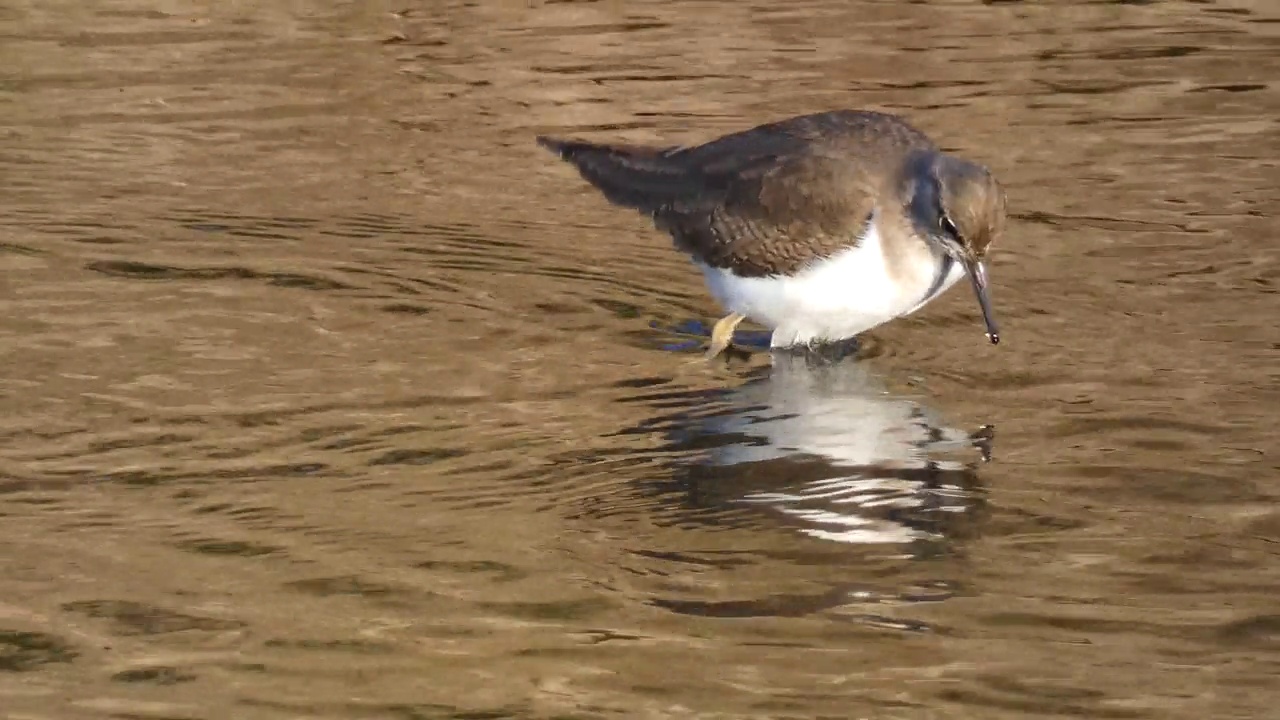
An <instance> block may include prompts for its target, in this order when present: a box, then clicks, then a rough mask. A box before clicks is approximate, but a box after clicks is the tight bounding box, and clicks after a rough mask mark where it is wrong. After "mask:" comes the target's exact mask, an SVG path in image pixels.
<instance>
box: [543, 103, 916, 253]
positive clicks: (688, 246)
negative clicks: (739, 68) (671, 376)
mask: <svg viewBox="0 0 1280 720" xmlns="http://www.w3.org/2000/svg"><path fill="white" fill-rule="evenodd" d="M538 142H539V143H540V144H542V145H543V146H544V147H547V148H548V149H550V150H552V151H553V152H556V153H557V154H559V155H560V157H562V158H563V159H565V160H567V161H569V162H571V163H573V164H574V166H576V167H577V168H578V171H579V172H580V173H581V174H582V176H583V177H584V178H586V179H587V180H588V181H589V182H591V183H592V184H593V185H594V186H596V188H598V189H599V190H600V191H601V192H602V193H603V194H604V195H605V197H606V198H607V199H608V200H609V201H610V202H613V203H615V204H618V205H623V206H626V207H631V208H635V209H637V210H639V211H641V212H644V213H647V214H650V215H651V216H652V217H653V220H654V223H655V224H656V225H657V226H658V227H659V228H661V229H663V230H666V231H667V232H669V233H671V236H672V237H673V238H674V239H675V243H676V246H677V247H678V248H680V249H681V250H683V251H685V252H687V253H689V254H691V255H693V256H694V257H695V258H697V259H698V260H700V261H702V262H704V263H706V264H708V265H710V266H712V267H719V268H729V269H731V270H733V271H734V272H735V273H737V274H738V275H742V276H746V277H760V276H766V275H775V274H789V273H792V272H795V271H796V270H798V269H799V268H800V267H802V266H803V265H805V264H807V263H808V262H810V261H812V260H814V259H817V258H822V257H827V256H829V255H831V254H833V253H835V252H836V251H838V250H839V249H841V248H844V247H848V246H850V245H853V244H855V243H856V242H857V239H858V238H859V237H860V236H861V234H862V232H863V230H864V229H865V227H866V223H867V220H868V219H869V217H870V215H871V213H872V211H873V210H874V209H875V208H874V203H873V199H872V198H873V197H875V195H876V194H877V193H878V192H883V191H885V190H890V191H891V189H890V188H884V187H883V184H885V183H891V182H895V181H897V179H898V178H897V169H898V168H899V167H901V166H902V163H903V161H904V160H905V159H906V157H907V155H908V154H909V153H910V152H912V151H913V150H922V149H934V146H933V144H932V143H931V142H930V141H929V139H928V138H927V137H925V135H924V134H922V133H921V132H919V131H918V130H916V129H914V128H912V127H911V126H910V125H908V124H906V123H905V122H903V121H902V120H900V119H898V118H896V117H893V116H892V115H884V114H881V113H873V112H861V111H852V110H842V111H835V112H828V113H821V114H817V115H805V116H801V117H795V118H791V119H789V120H783V121H781V122H776V123H771V124H768V125H761V126H759V127H756V128H753V129H750V130H746V131H743V132H739V133H734V134H732V135H726V136H724V137H721V138H719V139H717V140H712V141H711V142H708V143H706V144H703V145H697V146H693V147H686V148H656V147H644V146H635V145H600V144H595V143H588V142H582V141H577V140H558V139H552V138H545V137H540V138H538ZM886 164H887V165H888V166H889V167H890V168H892V170H893V171H892V172H888V173H886V172H885V170H886ZM872 166H875V168H876V170H875V171H872V170H871V167H872Z"/></svg>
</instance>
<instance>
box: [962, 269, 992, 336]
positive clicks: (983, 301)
mask: <svg viewBox="0 0 1280 720" xmlns="http://www.w3.org/2000/svg"><path fill="white" fill-rule="evenodd" d="M964 269H965V272H967V273H969V280H971V281H972V282H973V292H974V293H976V294H977V296H978V307H979V308H981V309H982V322H984V323H986V325H987V339H988V340H990V341H991V344H992V345H995V344H997V343H999V342H1000V330H999V328H997V327H996V319H995V317H994V316H993V315H992V314H991V298H990V297H988V296H987V266H986V265H984V264H982V261H981V260H977V259H975V258H965V259H964Z"/></svg>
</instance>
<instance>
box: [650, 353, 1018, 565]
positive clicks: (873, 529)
mask: <svg viewBox="0 0 1280 720" xmlns="http://www.w3.org/2000/svg"><path fill="white" fill-rule="evenodd" d="M842 355H843V352H841V351H839V350H837V351H836V352H834V353H825V354H819V353H814V352H788V351H774V352H773V362H772V366H771V367H768V368H765V369H764V370H763V371H761V374H760V375H759V376H757V377H754V378H752V379H750V380H749V381H748V382H746V383H745V384H743V385H742V386H740V387H738V388H735V389H732V390H729V391H727V396H726V397H725V398H724V401H723V402H722V403H721V404H719V405H718V406H717V407H715V408H714V409H713V410H711V411H710V412H706V413H703V414H698V415H696V416H695V415H694V413H696V412H697V411H692V412H682V413H679V417H675V416H667V417H666V418H663V419H661V420H659V421H658V422H657V423H656V424H658V425H661V426H663V429H664V430H665V431H666V433H667V435H668V437H669V438H670V439H671V440H672V444H671V445H669V446H668V447H667V449H668V450H677V451H681V450H683V451H685V452H682V453H680V454H681V455H683V456H684V458H685V462H683V463H682V464H681V465H680V469H679V470H678V471H677V475H678V477H677V478H676V480H677V482H679V483H680V485H681V486H683V488H684V491H685V493H684V494H685V502H687V503H690V504H692V505H693V506H695V507H696V508H699V509H701V510H703V511H705V512H703V513H697V512H695V513H694V514H695V515H701V516H702V518H703V520H704V521H708V520H709V521H713V522H714V520H713V518H716V517H719V518H720V519H722V520H728V519H729V518H728V517H727V516H726V514H725V513H724V512H723V511H726V510H729V509H730V507H734V506H736V507H737V508H742V507H743V506H750V507H753V508H754V509H756V510H758V511H761V512H763V513H765V514H766V515H768V516H770V517H772V518H774V520H775V521H776V522H779V523H781V524H783V525H785V526H789V527H793V528H795V529H797V530H798V531H799V532H801V533H803V534H805V535H808V536H810V537H813V538H818V539H822V540H827V541H834V542H841V543H859V544H884V543H894V544H905V545H907V546H909V547H911V548H913V549H912V550H911V551H910V552H911V554H916V555H920V554H924V555H928V554H932V553H933V551H936V550H937V548H936V547H934V550H933V551H931V550H930V549H929V548H930V547H931V546H936V544H937V543H938V542H939V541H941V542H943V543H945V542H946V541H947V540H948V539H951V540H955V539H959V537H962V536H968V535H970V534H971V532H972V529H973V527H974V523H975V521H976V516H977V515H978V514H979V512H978V511H979V510H980V508H981V506H982V493H981V492H980V484H979V480H978V476H977V472H976V467H975V466H976V465H977V464H978V463H975V462H974V460H975V459H977V458H980V459H981V460H982V461H989V460H990V458H991V445H992V442H993V440H994V429H993V428H992V427H990V426H982V427H981V428H979V429H978V430H977V431H976V432H966V431H963V430H959V429H955V428H950V427H946V426H944V425H943V424H942V423H941V422H940V421H939V419H938V418H937V417H936V416H935V415H934V414H933V413H932V412H930V411H929V410H928V409H927V408H926V407H924V406H923V405H921V404H920V403H919V402H917V401H915V400H913V399H910V398H907V397H903V396H898V395H893V394H890V393H889V392H887V391H886V390H885V388H884V387H883V385H882V384H881V383H880V382H879V380H878V378H877V377H876V376H875V375H874V373H873V371H872V370H871V368H870V367H869V366H868V365H867V364H866V363H862V362H857V361H854V359H853V358H844V357H842ZM704 407H705V406H704ZM650 429H653V428H652V426H651V428H650ZM975 449H977V450H978V454H977V458H975V457H974V456H973V455H972V454H970V453H973V451H974V450H975ZM686 453H692V454H693V455H694V460H693V461H692V462H688V460H689V455H688V454H686ZM965 455H968V457H965ZM728 515H733V516H736V515H737V513H733V512H730V513H728ZM686 518H687V519H688V517H687V516H686ZM756 518H757V522H758V521H759V519H760V516H759V514H756ZM730 522H731V523H732V521H730Z"/></svg>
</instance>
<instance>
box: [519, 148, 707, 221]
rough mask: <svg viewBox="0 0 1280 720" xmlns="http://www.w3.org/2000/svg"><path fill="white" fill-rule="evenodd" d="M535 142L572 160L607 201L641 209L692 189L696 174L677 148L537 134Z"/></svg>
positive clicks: (653, 207)
mask: <svg viewBox="0 0 1280 720" xmlns="http://www.w3.org/2000/svg"><path fill="white" fill-rule="evenodd" d="M538 144H539V145H541V146H542V147H544V148H546V149H548V150H550V151H551V152H553V153H555V154H557V155H559V156H560V158H561V159H562V160H565V161H567V162H569V163H572V164H573V166H574V167H576V168H577V169H578V172H579V173H581V174H582V177H584V178H586V180H587V181H588V182H590V183H591V184H592V185H594V186H595V187H596V188H598V189H599V190H600V192H602V193H604V196H605V197H606V198H608V199H609V201H610V202H612V203H615V204H618V205H623V206H626V207H632V208H635V209H637V210H640V211H642V212H654V211H655V210H657V209H658V208H660V207H662V206H663V205H665V204H668V203H671V202H674V201H676V200H678V199H680V198H681V197H686V196H687V195H688V194H689V193H690V192H691V191H696V189H697V186H698V185H699V183H700V177H699V174H698V173H697V171H696V170H694V169H693V168H692V167H690V166H689V164H688V163H686V162H683V161H682V159H681V157H680V154H679V149H678V148H659V147H646V146H641V145H603V144H597V143H591V142H586V141H583V140H569V139H559V138H552V137H546V136H539V137H538Z"/></svg>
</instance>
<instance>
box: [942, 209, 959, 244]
mask: <svg viewBox="0 0 1280 720" xmlns="http://www.w3.org/2000/svg"><path fill="white" fill-rule="evenodd" d="M938 227H940V228H942V232H944V233H946V234H948V235H950V236H951V237H953V238H956V239H959V238H960V229H959V228H957V227H956V224H955V223H953V222H951V218H949V217H947V216H946V215H943V216H942V217H940V218H939V219H938Z"/></svg>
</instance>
